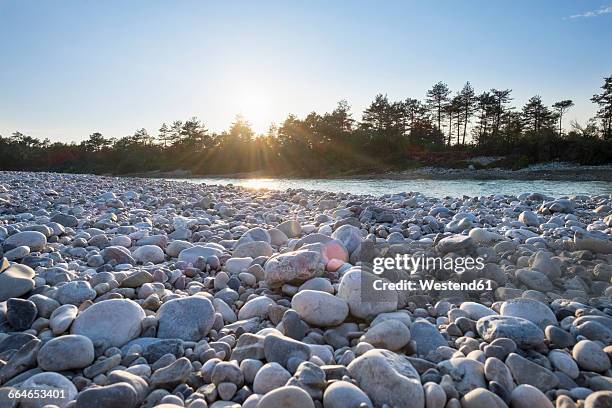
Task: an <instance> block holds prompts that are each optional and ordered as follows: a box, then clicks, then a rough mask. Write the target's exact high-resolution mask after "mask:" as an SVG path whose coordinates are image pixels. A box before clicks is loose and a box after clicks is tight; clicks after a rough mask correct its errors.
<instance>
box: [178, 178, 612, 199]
mask: <svg viewBox="0 0 612 408" xmlns="http://www.w3.org/2000/svg"><path fill="white" fill-rule="evenodd" d="M166 180H173V181H188V182H192V183H206V184H234V185H237V186H244V187H248V188H255V189H264V188H265V189H272V190H286V189H289V188H293V189H297V188H304V189H308V190H322V191H332V192H347V193H352V194H370V195H375V196H380V195H383V194H388V193H399V192H404V191H405V192H408V191H418V192H421V193H423V194H425V195H426V196H431V197H445V196H451V197H461V196H463V195H467V196H487V195H491V194H510V195H518V194H521V193H525V192H538V193H543V194H546V195H549V196H552V197H557V198H558V197H561V196H567V195H578V194H589V195H598V194H612V182H609V181H548V180H474V179H462V180H430V179H416V180H391V179H273V178H250V179H248V178H190V179H166Z"/></svg>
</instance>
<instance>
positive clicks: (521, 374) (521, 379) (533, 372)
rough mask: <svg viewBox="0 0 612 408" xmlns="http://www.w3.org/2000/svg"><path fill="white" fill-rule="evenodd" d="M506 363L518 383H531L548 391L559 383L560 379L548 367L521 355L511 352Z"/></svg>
mask: <svg viewBox="0 0 612 408" xmlns="http://www.w3.org/2000/svg"><path fill="white" fill-rule="evenodd" d="M506 365H507V366H508V368H509V369H510V372H511V373H512V377H514V380H515V381H516V383H517V384H529V385H533V386H534V387H536V388H538V389H539V390H541V391H543V392H546V391H548V390H550V389H552V388H554V387H556V386H557V384H559V379H558V378H557V377H556V376H555V375H554V374H553V373H552V372H551V371H550V370H548V369H546V368H544V367H542V366H541V365H539V364H536V363H534V362H532V361H529V360H527V359H526V358H524V357H521V356H519V355H518V354H516V353H510V355H509V356H508V357H507V358H506Z"/></svg>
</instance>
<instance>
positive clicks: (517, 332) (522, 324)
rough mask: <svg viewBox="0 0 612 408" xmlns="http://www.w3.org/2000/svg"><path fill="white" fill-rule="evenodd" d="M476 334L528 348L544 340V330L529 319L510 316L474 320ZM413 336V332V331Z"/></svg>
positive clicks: (486, 338)
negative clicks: (505, 340) (504, 339)
mask: <svg viewBox="0 0 612 408" xmlns="http://www.w3.org/2000/svg"><path fill="white" fill-rule="evenodd" d="M476 329H477V330H478V334H480V335H481V336H482V338H483V339H485V340H486V341H487V342H489V343H490V342H492V341H493V340H495V339H498V338H501V337H506V338H509V339H511V340H513V341H514V342H515V343H516V344H517V346H519V347H522V348H529V347H533V346H536V345H538V344H540V343H542V342H543V341H544V332H542V330H541V329H540V328H539V327H538V326H536V325H535V324H534V323H532V322H530V321H529V320H525V319H521V318H520V317H511V316H486V317H483V318H481V319H479V320H478V322H476ZM413 336H414V333H413Z"/></svg>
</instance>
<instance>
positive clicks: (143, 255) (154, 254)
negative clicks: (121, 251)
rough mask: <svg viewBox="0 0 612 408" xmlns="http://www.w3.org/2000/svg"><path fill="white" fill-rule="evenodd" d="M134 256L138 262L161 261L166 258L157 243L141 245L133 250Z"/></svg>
mask: <svg viewBox="0 0 612 408" xmlns="http://www.w3.org/2000/svg"><path fill="white" fill-rule="evenodd" d="M133 255H134V258H135V259H136V261H137V262H140V263H148V262H151V263H154V264H158V263H162V262H164V259H165V258H166V257H165V255H164V251H163V250H162V249H161V248H160V247H159V246H157V245H143V246H141V247H138V248H137V249H136V250H135V251H134V254H133Z"/></svg>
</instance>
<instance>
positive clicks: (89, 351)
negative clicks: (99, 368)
mask: <svg viewBox="0 0 612 408" xmlns="http://www.w3.org/2000/svg"><path fill="white" fill-rule="evenodd" d="M93 361H94V345H93V343H92V342H91V340H89V339H88V338H87V337H85V336H80V335H76V334H72V335H66V336H61V337H56V338H54V339H51V340H49V341H48V342H47V343H45V344H44V345H43V346H42V347H41V349H40V351H39V352H38V366H39V367H40V368H42V369H43V370H45V371H64V370H72V369H79V368H84V367H87V366H88V365H90V364H91V363H93Z"/></svg>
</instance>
